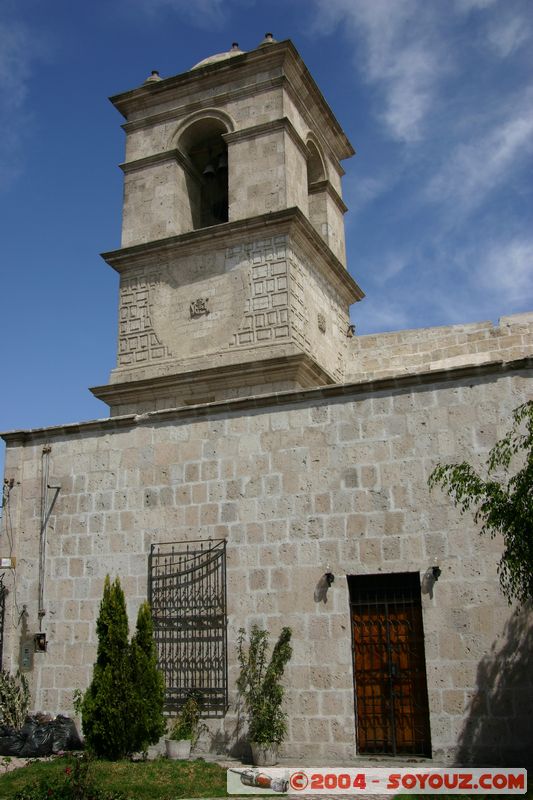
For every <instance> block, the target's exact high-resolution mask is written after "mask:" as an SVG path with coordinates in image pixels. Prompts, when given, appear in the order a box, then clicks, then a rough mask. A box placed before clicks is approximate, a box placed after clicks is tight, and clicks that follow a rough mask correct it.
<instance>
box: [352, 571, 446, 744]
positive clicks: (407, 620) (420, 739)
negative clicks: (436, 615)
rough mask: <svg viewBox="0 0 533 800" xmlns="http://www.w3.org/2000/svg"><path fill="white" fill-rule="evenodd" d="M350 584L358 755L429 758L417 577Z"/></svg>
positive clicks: (375, 578)
mask: <svg viewBox="0 0 533 800" xmlns="http://www.w3.org/2000/svg"><path fill="white" fill-rule="evenodd" d="M348 585H349V589H350V605H351V614H352V644H353V656H354V681H355V702H356V719H357V745H358V751H359V752H360V753H388V754H392V755H403V754H414V755H423V756H431V739H430V728H429V710H428V695H427V683H426V662H425V654H424V631H423V627H422V608H421V601H420V578H419V575H418V573H402V574H397V575H364V576H358V577H353V576H350V577H349V578H348Z"/></svg>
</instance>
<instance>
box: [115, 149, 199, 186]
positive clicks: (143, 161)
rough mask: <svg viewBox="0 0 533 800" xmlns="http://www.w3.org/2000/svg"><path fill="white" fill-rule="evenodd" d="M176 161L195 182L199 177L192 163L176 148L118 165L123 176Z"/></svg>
mask: <svg viewBox="0 0 533 800" xmlns="http://www.w3.org/2000/svg"><path fill="white" fill-rule="evenodd" d="M174 161H176V162H177V163H178V164H179V165H180V166H181V167H183V169H184V170H185V171H186V172H187V173H188V174H189V175H191V176H192V177H193V178H194V179H195V180H198V179H199V178H200V177H201V176H200V175H199V174H198V173H197V171H196V169H195V167H194V165H193V163H192V162H191V160H190V159H189V158H187V156H184V155H183V153H181V152H180V151H179V150H178V149H177V148H176V147H174V148H172V149H171V150H162V151H161V152H159V153H153V154H152V155H151V156H145V157H144V158H137V159H136V160H135V161H126V162H125V163H124V164H119V167H120V169H121V170H122V172H123V173H124V175H129V174H130V173H131V172H137V171H138V170H143V169H146V167H153V166H155V165H157V164H166V163H171V162H174Z"/></svg>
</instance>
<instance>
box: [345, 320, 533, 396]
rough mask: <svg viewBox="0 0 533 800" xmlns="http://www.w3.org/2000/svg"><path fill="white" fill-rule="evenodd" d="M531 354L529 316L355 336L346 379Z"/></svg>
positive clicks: (532, 334) (532, 330) (532, 326)
mask: <svg viewBox="0 0 533 800" xmlns="http://www.w3.org/2000/svg"><path fill="white" fill-rule="evenodd" d="M532 350H533V312H528V313H525V314H513V315H512V316H509V317H501V319H500V320H499V325H497V326H496V325H493V324H492V322H471V323H467V324H464V325H449V326H442V327H437V328H416V329H412V330H405V331H393V332H392V333H375V334H370V335H367V336H355V337H354V338H353V339H352V340H351V351H352V352H351V353H350V354H349V355H348V360H347V365H346V380H358V381H359V380H376V379H379V378H385V377H388V376H390V375H406V374H409V373H413V372H425V371H426V370H441V369H451V368H454V367H463V366H467V365H469V364H483V363H485V362H487V361H494V360H503V361H512V360H513V359H515V358H521V357H522V355H523V354H524V353H531V352H532Z"/></svg>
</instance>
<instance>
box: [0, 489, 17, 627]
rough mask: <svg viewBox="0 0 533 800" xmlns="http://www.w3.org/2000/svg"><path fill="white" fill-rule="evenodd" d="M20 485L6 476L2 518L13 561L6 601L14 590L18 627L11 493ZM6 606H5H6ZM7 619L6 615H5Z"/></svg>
mask: <svg viewBox="0 0 533 800" xmlns="http://www.w3.org/2000/svg"><path fill="white" fill-rule="evenodd" d="M17 485H19V484H18V483H15V479H14V478H4V485H3V489H2V516H1V518H0V534H2V535H3V534H5V536H6V539H7V542H8V548H9V559H10V561H11V568H10V569H8V570H6V571H5V572H4V573H3V577H4V579H5V578H6V577H8V576H9V577H10V578H11V583H12V586H11V587H9V586H7V585H6V584H5V583H4V584H3V587H2V588H3V591H4V598H3V599H4V602H5V597H6V595H7V594H9V593H10V591H12V592H13V604H12V607H11V627H12V628H17V627H18V625H19V621H20V609H19V607H18V602H17V572H16V567H15V564H16V562H15V559H14V557H13V550H14V538H13V514H12V508H11V506H12V498H11V493H12V492H13V489H14V488H15V486H17ZM4 608H5V606H4ZM4 621H5V617H4ZM1 633H2V641H3V638H4V637H3V630H2V632H1Z"/></svg>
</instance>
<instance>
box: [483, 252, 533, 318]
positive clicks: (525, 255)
mask: <svg viewBox="0 0 533 800" xmlns="http://www.w3.org/2000/svg"><path fill="white" fill-rule="evenodd" d="M476 284H477V285H479V286H480V287H481V288H482V289H484V290H485V291H488V292H490V293H491V294H494V295H496V296H497V297H498V300H499V301H500V302H501V303H502V306H503V307H505V305H507V306H512V305H513V304H518V305H520V304H521V303H522V302H523V301H524V300H526V301H527V300H528V299H531V298H532V297H533V238H530V239H527V238H515V239H512V240H510V241H505V242H495V243H492V244H491V245H489V247H488V248H487V250H486V251H485V253H484V254H483V255H482V257H481V260H480V262H479V264H478V267H477V269H476Z"/></svg>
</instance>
